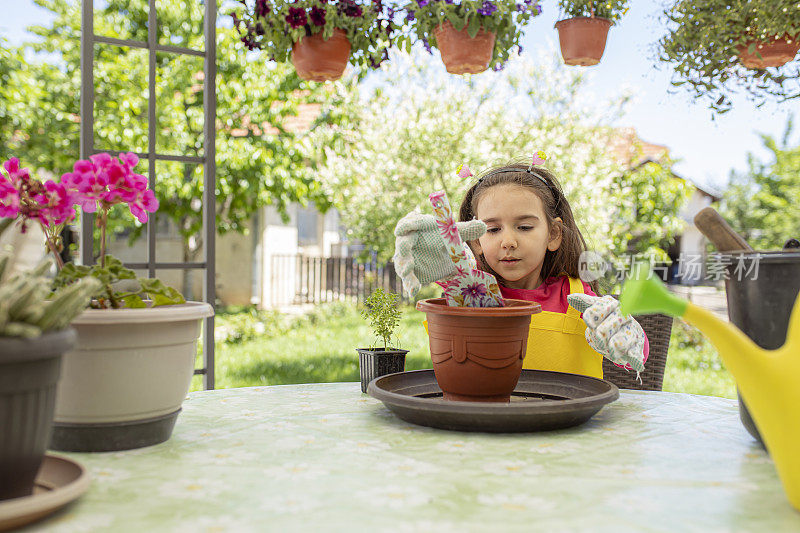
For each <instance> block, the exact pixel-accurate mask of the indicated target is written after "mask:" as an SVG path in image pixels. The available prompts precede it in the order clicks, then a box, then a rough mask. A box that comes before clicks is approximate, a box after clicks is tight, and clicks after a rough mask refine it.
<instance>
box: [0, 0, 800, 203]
mask: <svg viewBox="0 0 800 533" xmlns="http://www.w3.org/2000/svg"><path fill="white" fill-rule="evenodd" d="M162 1H163V0H162ZM95 3H96V4H99V2H98V1H97V0H95ZM662 3H663V2H662V1H661V0H635V1H632V2H631V4H632V7H631V9H630V11H629V12H628V13H627V15H626V16H625V18H623V19H622V21H620V22H619V24H618V25H617V26H614V27H612V28H611V31H610V33H609V40H608V45H607V46H606V51H605V55H604V56H603V60H602V61H601V62H600V64H599V65H597V66H594V67H587V71H588V72H589V73H590V76H591V80H590V82H589V90H591V91H592V92H593V93H595V94H596V95H597V96H598V100H599V101H602V100H603V99H604V97H605V96H607V95H613V94H617V93H619V91H620V88H621V87H623V86H628V87H631V88H632V89H633V91H634V93H635V95H636V97H635V99H634V102H633V103H632V104H631V105H630V106H629V107H628V113H627V115H626V116H625V117H624V118H623V119H622V120H621V121H620V123H619V124H618V125H619V126H627V127H634V128H635V129H636V131H637V132H638V134H639V136H640V137H641V138H642V139H644V140H645V141H647V142H652V143H656V144H663V145H666V146H667V147H668V148H669V149H670V151H671V154H672V156H673V157H674V158H676V159H679V160H680V161H679V162H678V164H677V165H676V166H675V171H676V172H677V173H678V174H680V175H682V176H684V177H686V178H689V179H691V180H692V181H694V182H696V183H697V184H699V185H701V186H706V187H710V188H713V189H716V190H720V189H721V188H722V187H723V186H724V185H725V183H726V182H727V179H728V175H729V173H730V171H731V169H737V170H744V169H746V154H747V152H753V153H755V154H756V155H758V156H761V157H766V154H767V153H766V152H765V151H764V149H763V148H762V144H761V141H760V139H759V133H766V134H770V135H773V136H776V137H778V138H780V137H781V136H782V135H783V132H784V128H785V125H786V121H787V118H788V117H789V116H790V115H792V114H794V115H797V117H798V120H800V102H798V101H794V102H792V101H790V102H784V103H782V104H780V105H775V104H767V105H765V106H763V107H761V108H760V109H758V108H756V107H755V105H754V104H753V103H751V102H749V101H747V100H746V99H745V98H744V97H742V98H738V99H734V107H733V110H732V111H730V112H728V113H726V114H724V115H717V114H714V113H713V112H711V111H710V110H709V109H708V104H707V102H706V101H704V100H698V101H695V100H693V99H692V98H691V96H690V94H689V92H688V90H683V89H681V88H673V87H672V86H671V85H670V83H669V80H670V76H671V69H670V67H669V66H668V65H663V64H659V63H657V62H656V61H654V57H655V56H656V53H657V52H656V50H655V46H656V43H657V41H658V38H659V37H660V36H661V35H663V34H664V33H665V29H664V28H663V27H662V26H661V25H660V23H659V19H658V16H659V13H660V9H661V8H660V5H661V4H662ZM543 4H544V6H543V7H544V12H543V13H542V15H540V16H539V17H536V18H535V19H534V20H533V21H532V22H531V23H530V24H529V26H528V27H527V28H526V31H525V38H524V40H523V46H524V50H528V51H531V50H535V49H537V48H540V47H548V48H549V47H554V48H556V49H557V47H558V36H557V33H556V30H555V29H554V28H553V24H554V23H555V21H556V20H558V12H557V9H556V7H555V6H556V2H555V0H544V1H543ZM3 7H4V12H5V16H4V17H3V21H2V22H0V35H2V36H4V37H6V38H7V39H9V40H10V41H11V42H12V43H13V44H17V43H20V42H21V41H22V40H24V39H25V27H26V26H28V25H30V24H40V23H42V22H44V20H43V17H45V16H46V15H47V14H48V12H47V11H44V10H42V9H40V8H38V7H37V6H35V5H34V4H33V1H32V0H15V1H14V2H13V3H12V2H7V5H5V6H3ZM523 53H524V52H523ZM564 68H575V67H566V66H565V67H564ZM670 91H673V93H670ZM676 91H677V92H676ZM793 140H794V142H795V143H797V142H798V136H797V135H794V136H793Z"/></svg>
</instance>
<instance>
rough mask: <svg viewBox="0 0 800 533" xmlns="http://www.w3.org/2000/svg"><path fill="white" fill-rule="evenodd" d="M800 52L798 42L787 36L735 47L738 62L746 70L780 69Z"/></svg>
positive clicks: (799, 43)
mask: <svg viewBox="0 0 800 533" xmlns="http://www.w3.org/2000/svg"><path fill="white" fill-rule="evenodd" d="M798 50H800V41H798V40H797V39H792V38H791V37H790V36H789V34H785V35H784V36H783V37H780V38H778V39H775V40H773V41H769V42H761V41H755V40H753V41H747V42H745V43H744V44H740V45H737V46H736V53H737V54H738V55H739V62H740V63H741V64H742V65H744V66H745V67H747V68H752V69H765V68H767V67H781V66H783V65H785V64H786V63H788V62H789V61H792V60H793V59H794V57H795V56H796V55H797V51H798Z"/></svg>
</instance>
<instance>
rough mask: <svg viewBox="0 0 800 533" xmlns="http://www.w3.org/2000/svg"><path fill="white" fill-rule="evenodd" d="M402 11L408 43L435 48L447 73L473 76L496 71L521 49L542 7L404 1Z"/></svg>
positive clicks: (527, 0)
mask: <svg viewBox="0 0 800 533" xmlns="http://www.w3.org/2000/svg"><path fill="white" fill-rule="evenodd" d="M402 12H404V13H405V17H404V20H405V21H406V23H410V28H409V29H410V33H411V35H410V37H411V39H412V40H414V41H416V42H419V43H421V44H422V45H423V46H424V47H425V49H426V50H428V52H431V49H432V47H436V48H438V49H439V52H440V53H441V54H442V62H443V63H444V65H445V68H446V69H447V72H449V73H451V74H468V73H469V74H476V73H478V72H483V71H484V70H486V69H487V68H491V69H492V70H495V71H496V70H500V69H502V68H503V66H504V65H505V63H506V61H508V59H509V58H510V57H511V56H512V55H517V53H519V52H521V51H522V47H521V46H520V41H521V39H522V28H523V27H524V26H525V24H527V22H528V21H529V20H530V19H531V18H533V17H536V16H538V15H539V14H540V13H541V6H539V4H538V3H537V2H535V1H534V0H522V2H519V3H518V2H517V1H516V0H446V1H444V2H442V1H432V0H408V2H407V3H406V4H405V5H404V7H403V8H402ZM398 42H400V40H398ZM403 42H404V43H405V44H406V45H407V46H408V45H410V42H408V40H403Z"/></svg>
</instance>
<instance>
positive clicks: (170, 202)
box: [0, 0, 338, 261]
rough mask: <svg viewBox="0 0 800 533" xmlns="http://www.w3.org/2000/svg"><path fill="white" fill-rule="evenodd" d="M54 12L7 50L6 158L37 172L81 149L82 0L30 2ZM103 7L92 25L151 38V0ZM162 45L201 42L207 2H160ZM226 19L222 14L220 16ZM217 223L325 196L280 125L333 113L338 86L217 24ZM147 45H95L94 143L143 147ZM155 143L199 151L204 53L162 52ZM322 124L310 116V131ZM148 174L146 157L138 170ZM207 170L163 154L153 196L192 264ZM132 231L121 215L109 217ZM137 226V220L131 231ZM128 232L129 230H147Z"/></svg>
mask: <svg viewBox="0 0 800 533" xmlns="http://www.w3.org/2000/svg"><path fill="white" fill-rule="evenodd" d="M218 1H219V0H218ZM35 2H36V3H37V4H38V5H39V6H41V7H42V8H45V9H47V10H48V11H50V12H52V13H53V14H54V15H55V20H54V21H53V23H52V24H51V25H48V26H47V27H45V26H35V27H32V28H30V31H31V32H32V33H33V34H35V35H36V36H38V37H39V39H38V40H37V41H36V42H33V43H30V44H28V45H27V47H28V48H29V49H30V50H32V51H34V52H36V54H35V58H34V59H32V60H31V61H25V60H24V58H23V55H22V50H15V49H13V48H12V49H7V48H6V47H4V46H3V47H0V77H2V80H3V84H2V87H0V95H2V99H0V133H2V134H3V137H4V143H3V146H2V148H0V150H2V153H0V155H2V156H3V157H8V156H10V155H15V156H17V157H19V158H20V160H21V161H22V162H23V163H25V164H27V165H29V166H31V167H34V168H38V169H44V170H46V171H52V172H53V173H56V174H60V173H63V172H66V171H68V170H71V164H72V162H73V161H75V160H76V159H77V158H78V156H79V138H80V135H79V133H80V118H79V117H80V102H79V97H80V2H78V1H77V0H35ZM105 4H106V5H105V6H103V7H101V6H99V5H96V9H95V17H94V24H95V33H96V34H97V35H102V36H107V37H116V38H120V39H134V40H138V41H146V40H147V17H148V12H147V0H108V1H107V2H105ZM157 6H158V13H157V15H158V18H159V26H158V42H159V43H160V44H169V45H176V46H184V47H190V48H195V49H200V50H202V49H203V46H204V44H203V12H204V7H203V5H202V3H201V2H198V1H197V0H179V1H178V0H176V1H170V2H159V3H158V4H157ZM221 16H222V13H221ZM216 46H217V78H216V83H217V94H216V99H217V119H216V129H217V137H216V149H217V153H216V163H217V184H216V200H217V206H216V226H217V230H218V231H219V232H220V233H223V232H226V231H230V230H234V231H244V230H245V228H246V223H247V221H248V220H249V219H250V217H251V216H252V214H253V213H254V212H255V211H256V209H258V208H259V207H261V206H264V205H274V206H275V207H276V208H277V209H278V211H279V212H280V213H281V214H282V215H284V216H286V208H287V206H288V205H289V204H290V203H292V202H301V203H306V202H308V201H313V202H315V203H317V205H319V206H320V207H321V208H322V209H323V210H324V209H326V208H327V207H328V201H327V199H326V197H325V195H324V194H323V192H322V190H321V188H320V187H319V185H318V183H317V181H316V179H315V173H314V167H313V161H311V160H310V159H309V158H308V157H307V154H306V153H305V149H304V146H305V145H304V141H303V139H302V134H300V133H297V132H294V131H291V129H287V127H285V124H287V121H288V120H290V119H291V118H292V117H293V116H296V115H297V114H298V110H299V109H300V107H301V106H303V105H314V106H319V109H320V112H321V114H320V118H319V119H318V121H319V122H320V123H322V122H325V123H330V122H331V121H332V120H335V119H336V117H337V116H338V115H337V114H336V113H330V112H327V111H326V109H327V108H328V107H332V106H335V105H336V99H335V97H336V94H337V89H336V86H335V84H333V85H332V84H325V85H323V84H316V83H309V82H304V81H302V80H300V79H299V78H298V77H297V75H296V74H295V72H294V69H293V68H292V66H291V65H288V64H276V63H274V62H270V61H267V60H266V59H264V58H261V57H259V55H258V54H245V50H244V47H243V45H242V43H241V42H239V40H238V36H237V34H236V32H235V31H234V30H233V29H232V28H229V27H218V28H217V43H216ZM147 54H148V52H147V51H146V50H141V49H135V48H129V47H118V46H112V45H107V44H99V45H96V47H95V54H94V62H95V67H94V68H95V70H94V73H95V87H94V96H95V111H94V116H95V141H94V142H95V147H96V148H99V149H108V150H123V151H136V152H147V151H148V143H147V132H148V123H147V122H148V119H147V117H148V114H147V104H148V90H147V81H148V66H147V65H148V62H147V61H148V55H147ZM156 61H157V67H156V78H157V80H156V81H157V89H156V109H157V115H158V119H157V124H156V149H157V151H158V152H160V153H167V154H174V155H187V156H201V155H202V154H203V76H202V70H203V58H201V57H195V56H177V55H174V54H168V53H162V52H159V53H157V57H156ZM315 126H316V123H315V124H314V127H315ZM137 170H139V171H140V172H142V173H145V174H149V170H148V168H147V162H141V163H140V164H139V167H137ZM202 175H203V168H202V166H198V165H185V164H183V163H169V162H159V163H158V164H157V166H156V179H157V185H156V188H155V192H156V195H157V197H158V199H159V201H160V203H161V208H160V209H159V216H162V217H163V216H166V217H167V218H168V219H169V220H170V221H171V222H172V223H173V224H174V225H175V226H176V227H177V228H178V230H179V231H180V234H181V235H182V237H183V239H184V252H183V258H184V260H186V261H195V260H197V257H198V254H199V251H200V250H201V247H202V236H201V235H200V228H201V227H202V204H201V201H200V199H201V198H202V191H203V183H202ZM114 229H115V230H116V231H122V230H123V229H125V227H124V224H123V222H122V218H120V219H118V220H117V221H116V224H115V225H114ZM127 229H128V230H130V229H131V228H127ZM141 229H142V228H141V227H140V226H137V227H136V228H133V233H132V236H133V237H136V236H138V235H139V233H140V232H141Z"/></svg>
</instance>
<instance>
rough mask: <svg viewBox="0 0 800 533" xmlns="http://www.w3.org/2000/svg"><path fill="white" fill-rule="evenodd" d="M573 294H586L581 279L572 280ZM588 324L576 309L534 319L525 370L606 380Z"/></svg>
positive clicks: (543, 313) (545, 314)
mask: <svg viewBox="0 0 800 533" xmlns="http://www.w3.org/2000/svg"><path fill="white" fill-rule="evenodd" d="M569 290H570V294H583V284H582V283H581V281H580V280H579V279H575V278H569ZM585 331H586V323H585V322H584V321H583V319H582V318H581V314H580V313H579V312H578V311H577V310H576V309H574V308H573V307H571V306H570V307H567V312H566V313H555V312H553V311H542V312H541V313H536V314H535V315H533V316H532V317H531V330H530V333H528V350H527V352H526V353H525V360H524V361H523V362H522V368H528V369H534V370H554V371H556V372H569V373H571V374H583V375H585V376H593V377H596V378H602V377H603V356H602V355H600V354H599V353H597V352H596V351H594V349H593V348H592V347H591V346H589V343H588V342H586V337H585V336H584V332H585Z"/></svg>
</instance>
